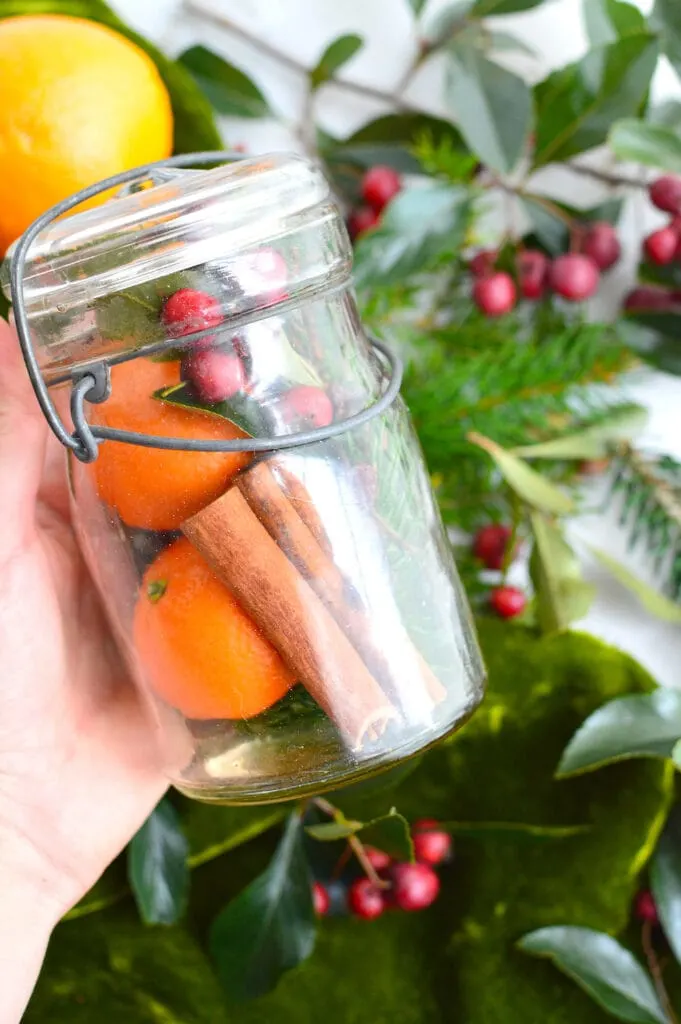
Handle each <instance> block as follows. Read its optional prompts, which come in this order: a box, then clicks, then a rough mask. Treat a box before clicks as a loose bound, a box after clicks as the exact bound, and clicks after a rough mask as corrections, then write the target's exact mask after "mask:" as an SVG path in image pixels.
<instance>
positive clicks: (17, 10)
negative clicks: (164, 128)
mask: <svg viewBox="0 0 681 1024" xmlns="http://www.w3.org/2000/svg"><path fill="white" fill-rule="evenodd" d="M46 13H49V14H52V13H53V14H65V15H71V16H72V17H76V18H77V17H80V18H89V19H90V20H91V21H96V22H99V23H100V24H101V25H108V26H109V28H113V29H115V30H116V31H117V32H120V34H121V35H123V36H125V37H126V38H127V39H130V40H131V41H132V42H133V43H135V44H136V45H137V46H139V47H140V49H141V50H144V51H145V53H147V54H148V55H149V56H150V57H151V59H152V60H153V62H154V63H155V64H156V67H157V68H158V70H159V74H160V75H161V78H162V79H163V81H164V83H165V86H166V88H167V90H168V93H169V95H170V101H171V103H172V107H173V119H174V125H175V135H174V143H173V149H174V152H175V153H195V152H199V151H200V150H210V149H221V148H222V139H221V138H220V133H219V132H218V130H217V127H216V124H215V118H214V116H213V112H212V110H211V107H210V103H209V102H208V100H207V99H206V97H205V96H204V95H203V93H202V92H201V90H200V89H199V87H198V86H197V85H196V83H195V82H194V80H193V78H192V76H191V75H190V74H189V72H188V71H186V70H185V68H183V67H182V65H181V64H178V63H177V61H174V60H170V59H169V58H168V57H166V56H165V54H163V53H161V51H160V50H158V49H157V48H156V47H155V46H153V45H152V44H151V43H150V42H148V41H147V40H146V39H144V37H143V36H140V35H138V33H137V32H134V31H133V30H132V29H131V28H128V26H127V25H126V24H125V22H124V21H122V20H121V19H120V18H119V17H118V16H117V15H116V14H114V12H113V11H112V10H111V8H110V7H108V6H107V4H105V3H104V2H103V0H3V2H2V4H0V18H9V17H12V16H13V15H17V14H46Z"/></svg>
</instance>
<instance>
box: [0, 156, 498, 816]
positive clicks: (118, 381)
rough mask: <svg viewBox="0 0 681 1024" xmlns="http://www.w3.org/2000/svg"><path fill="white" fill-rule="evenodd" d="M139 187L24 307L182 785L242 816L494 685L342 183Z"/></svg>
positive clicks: (172, 768)
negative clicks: (357, 294)
mask: <svg viewBox="0 0 681 1024" xmlns="http://www.w3.org/2000/svg"><path fill="white" fill-rule="evenodd" d="M123 180H125V181H127V186H126V187H125V188H123V189H122V190H120V191H118V192H117V193H115V194H114V196H113V198H109V199H108V201H107V202H105V203H103V204H101V205H99V206H97V207H96V208H94V209H89V210H86V211H85V212H78V213H76V214H72V215H71V216H67V217H62V219H59V220H55V219H54V217H50V216H49V215H48V216H47V217H46V218H42V219H41V220H42V222H43V223H38V222H36V225H35V226H34V228H33V229H32V238H29V235H26V236H24V240H23V243H22V249H23V250H25V251H21V252H20V253H17V252H16V251H15V254H14V256H15V259H14V268H15V271H14V272H15V275H16V278H15V282H14V298H15V300H16V299H17V298H18V295H19V294H23V300H22V302H18V301H15V314H16V318H17V324H18V327H19V328H20V334H21V337H22V343H23V345H24V353H25V355H26V357H27V361H28V362H29V368H30V369H31V371H32V374H33V380H34V385H35V386H36V390H37V391H38V394H39V397H40V398H41V401H42V403H43V408H44V409H45V411H46V412H47V413H48V414H50V409H51V407H52V406H54V409H55V410H56V411H57V412H58V414H59V416H60V417H61V424H60V422H59V420H57V421H56V423H55V422H54V416H51V417H50V418H51V419H52V420H53V422H52V425H53V428H54V429H55V430H56V431H57V432H58V433H59V435H60V436H61V439H62V440H63V441H65V443H67V445H68V446H69V447H70V448H71V457H70V460H69V479H70V484H71V493H72V498H73V521H74V524H75V529H76V531H77V535H78V538H79V542H80V545H81V548H82V551H83V554H84V556H85V559H86V561H87V564H88V566H89V568H90V571H91V573H92V575H93V577H94V579H95V581H96V583H97V586H98V588H99V590H100V592H101V595H102V600H103V602H104V604H105V606H106V609H107V613H108V615H109V617H110V620H111V623H112V627H113V629H114V631H115V633H116V635H117V637H118V640H119V642H120V646H121V650H122V652H123V654H124V656H125V658H126V660H127V663H128V664H129V667H130V671H131V673H132V675H133V677H134V678H135V679H136V680H137V683H138V685H139V688H140V691H141V693H142V694H143V695H144V697H145V699H146V700H147V701H148V703H149V706H150V708H151V709H152V713H153V716H154V720H155V722H156V724H157V727H158V730H157V731H158V735H159V739H160V746H161V748H162V751H163V759H164V763H165V765H166V769H167V772H168V775H169V777H170V779H171V780H172V782H173V783H174V785H175V786H176V787H177V788H178V789H180V790H181V791H182V792H183V793H185V794H187V795H188V796H192V797H197V798H199V799H202V800H208V801H215V802H220V803H235V804H239V803H248V802H263V803H264V802H269V801H275V800H283V799H288V798H291V797H294V796H298V795H301V794H304V793H310V792H316V791H321V790H324V789H329V788H334V787H337V786H339V785H341V784H343V783H346V782H350V781H355V780H357V779H359V778H360V777H362V776H365V775H367V774H369V773H372V772H374V771H378V770H381V769H385V768H388V767H391V766H394V765H395V764H397V763H398V762H400V761H402V760H403V759H405V758H408V757H410V756H412V755H414V754H416V753H417V752H418V751H420V750H422V749H424V748H425V747H427V746H428V745H429V744H432V743H434V742H435V741H436V740H438V739H440V738H441V737H443V736H445V735H447V734H448V733H449V732H451V731H452V730H453V729H454V728H455V727H457V726H459V725H460V724H461V723H462V722H464V721H465V719H466V718H467V717H468V716H469V715H470V713H471V712H472V711H473V709H474V708H475V707H476V705H477V704H478V702H479V701H480V699H481V696H482V689H483V668H482V663H481V659H480V654H479V650H478V647H477V643H476V640H475V635H474V630H473V626H472V623H471V619H470V615H469V611H468V608H467V605H466V601H465V598H464V597H463V595H462V591H461V587H460V584H459V581H458V578H457V574H456V569H455V567H454V564H453V561H452V556H451V550H450V545H449V543H448V541H447V539H446V536H445V533H444V530H443V527H442V524H441V521H440V518H439V515H438V512H437V509H436V505H435V502H434V499H433V495H432V491H431V487H430V483H429V479H428V475H427V472H426V469H425V466H424V463H423V459H422V455H421V452H420V449H419V446H418V442H417V439H416V437H415V434H414V431H413V429H412V426H411V423H410V420H409V415H408V413H407V410H406V408H405V406H404V404H403V402H402V400H401V399H400V398H399V395H398V394H397V389H398V386H399V362H398V360H397V359H396V358H395V357H394V356H391V355H390V353H389V352H388V350H386V349H385V348H384V347H383V346H381V345H380V344H378V343H377V342H375V341H372V340H370V339H369V338H367V336H366V334H365V332H364V330H363V328H362V325H361V322H360V319H359V315H358V312H357V307H356V304H355V299H354V296H353V292H352V282H351V268H352V253H351V249H350V245H349V242H348V238H347V234H346V231H345V226H344V223H343V220H342V217H341V215H340V213H339V211H338V209H337V207H336V205H335V204H334V202H333V199H332V197H331V195H330V191H329V187H328V184H327V182H326V180H325V179H324V177H323V175H322V174H321V172H320V171H319V170H318V169H317V167H316V166H314V165H312V164H311V163H309V162H308V161H306V160H304V159H301V158H300V157H295V156H288V155H276V156H268V157H260V158H257V159H248V160H243V161H240V162H239V163H236V164H230V165H227V166H224V165H223V166H219V167H217V168H214V169H211V170H177V169H176V168H175V167H172V168H161V169H155V170H154V171H153V172H152V173H151V177H150V173H149V172H148V171H144V172H140V173H139V175H138V177H137V178H136V179H135V180H133V176H132V175H131V174H128V175H125V176H123V175H121V176H119V177H118V179H117V181H118V182H119V183H120V182H121V181H123ZM111 181H112V179H110V180H109V181H108V182H107V183H106V185H107V186H108V185H110V184H111ZM103 187H104V186H102V188H103ZM71 205H75V200H74V201H73V202H72V203H71ZM63 212H65V211H64V207H63V206H62V207H61V208H55V211H52V213H53V214H55V213H57V214H61V213H63ZM66 212H68V211H66ZM3 278H4V285H5V290H6V292H7V293H8V294H9V292H10V288H9V285H8V279H9V274H8V268H7V264H5V266H4V268H3ZM41 382H42V383H41ZM48 388H49V391H48V390H47V389H48ZM69 410H70V412H69ZM69 417H71V419H70V418H69ZM65 424H68V426H64V425H65ZM73 424H75V431H74V433H71V431H72V430H73V429H74V428H73ZM120 432H124V433H123V434H121V433H120ZM163 445H165V446H166V447H165V448H164V447H162V446H163Z"/></svg>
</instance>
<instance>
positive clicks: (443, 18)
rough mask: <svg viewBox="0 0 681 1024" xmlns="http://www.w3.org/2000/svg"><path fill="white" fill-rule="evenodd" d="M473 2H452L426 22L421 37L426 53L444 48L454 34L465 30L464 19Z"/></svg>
mask: <svg viewBox="0 0 681 1024" xmlns="http://www.w3.org/2000/svg"><path fill="white" fill-rule="evenodd" d="M474 2H475V0H453V2H452V3H451V4H448V5H447V7H443V8H442V10H441V11H438V12H437V14H436V15H435V17H434V18H432V19H431V21H429V22H427V24H426V26H425V28H424V30H423V33H422V36H423V42H424V43H425V44H426V46H427V47H428V51H429V52H432V51H433V50H437V49H439V48H440V47H441V46H444V44H445V43H446V42H448V40H449V39H451V38H452V36H453V35H455V33H457V32H460V31H461V30H462V29H465V28H466V25H467V21H466V18H467V16H468V14H469V12H470V9H471V7H472V6H473V3H474Z"/></svg>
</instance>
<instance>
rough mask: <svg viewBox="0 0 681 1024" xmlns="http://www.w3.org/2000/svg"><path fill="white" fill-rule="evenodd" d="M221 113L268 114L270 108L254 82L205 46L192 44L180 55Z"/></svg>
mask: <svg viewBox="0 0 681 1024" xmlns="http://www.w3.org/2000/svg"><path fill="white" fill-rule="evenodd" d="M179 60H180V62H181V63H182V65H183V66H184V67H185V68H187V70H188V71H190V72H191V74H192V75H193V77H194V78H195V79H196V81H197V82H198V84H199V85H200V86H201V88H202V89H203V91H204V92H205V94H206V96H207V97H208V99H209V100H210V101H211V103H212V104H213V106H214V107H215V109H216V110H217V111H219V113H220V114H225V115H227V116H229V117H267V115H268V114H269V113H270V108H269V104H268V102H267V100H266V99H265V97H264V96H263V94H262V93H261V92H260V89H259V88H258V87H257V85H255V83H254V82H252V81H251V79H250V78H249V77H248V75H246V74H244V72H243V71H240V70H239V68H235V67H234V66H233V65H232V64H228V63H227V61H226V60H223V58H222V57H220V56H219V55H218V54H217V53H213V52H212V50H208V49H206V47H205V46H192V47H190V49H188V50H185V52H184V53H183V54H182V55H181V56H180V58H179Z"/></svg>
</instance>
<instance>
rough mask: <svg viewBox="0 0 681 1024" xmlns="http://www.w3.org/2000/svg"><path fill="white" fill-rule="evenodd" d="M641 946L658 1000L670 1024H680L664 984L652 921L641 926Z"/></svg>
mask: <svg viewBox="0 0 681 1024" xmlns="http://www.w3.org/2000/svg"><path fill="white" fill-rule="evenodd" d="M641 945H642V946H643V952H644V953H645V957H646V960H647V962H648V969H649V971H650V973H651V976H652V979H653V983H654V985H655V991H656V992H657V998H658V999H659V1000H660V1005H661V1006H662V1009H663V1010H664V1012H665V1014H666V1016H667V1017H668V1019H669V1024H679V1018H678V1017H677V1016H676V1013H675V1011H674V1007H673V1006H672V1004H671V1000H670V998H669V993H668V992H667V986H666V985H665V983H664V976H663V973H662V965H661V964H660V961H659V959H658V956H657V952H656V950H655V945H654V943H653V926H652V922H651V921H644V922H643V924H642V926H641Z"/></svg>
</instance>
